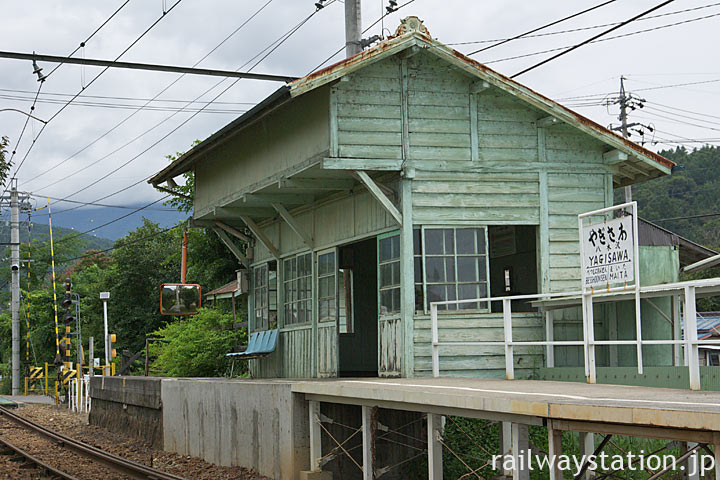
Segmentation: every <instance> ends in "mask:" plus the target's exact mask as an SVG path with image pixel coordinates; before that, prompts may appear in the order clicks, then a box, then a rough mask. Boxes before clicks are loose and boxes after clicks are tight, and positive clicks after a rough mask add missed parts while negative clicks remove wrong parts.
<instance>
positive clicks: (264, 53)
mask: <svg viewBox="0 0 720 480" xmlns="http://www.w3.org/2000/svg"><path fill="white" fill-rule="evenodd" d="M335 1H337V0H331V1H330V2H329V3H328V4H327V5H330V4H332V3H334V2H335ZM327 5H326V6H327ZM318 11H319V10H315V11H314V12H312V13H311V14H310V15H308V16H307V17H305V18H304V19H303V20H301V21H300V22H299V23H298V24H297V25H295V26H294V27H292V28H291V29H290V30H289V31H288V32H286V33H285V34H283V35H281V36H280V37H279V38H278V39H277V40H275V41H274V42H272V43H271V44H270V45H269V46H268V47H266V48H265V49H263V50H261V52H260V53H258V54H257V55H255V56H254V57H253V58H252V59H250V60H249V61H248V62H246V63H245V64H244V65H243V66H241V67H240V68H244V67H245V66H246V65H248V64H249V63H250V62H252V61H253V60H255V59H257V58H258V57H261V58H259V60H257V62H255V63H254V64H253V65H252V66H251V67H250V69H249V70H248V71H251V70H253V69H254V68H255V67H256V66H257V65H259V64H260V63H262V62H263V61H264V60H265V59H266V58H267V57H268V56H270V55H271V54H272V53H273V52H274V51H275V50H277V49H278V48H279V47H280V46H281V45H282V44H283V43H285V42H286V41H287V40H289V39H290V38H291V37H292V35H294V34H295V32H297V31H298V30H299V29H300V28H302V26H303V25H305V24H306V23H307V22H308V21H309V20H310V19H311V18H312V17H313V16H315V15H316V14H317V12H318ZM240 80H242V79H240V78H237V79H234V80H233V81H232V82H231V83H230V85H229V86H227V87H226V88H225V89H224V90H222V91H221V92H220V93H218V94H217V95H216V96H215V97H214V98H213V99H212V100H210V101H208V102H207V103H206V105H205V106H208V105H211V104H212V103H213V102H214V101H215V100H217V99H218V98H219V97H220V96H222V95H223V94H224V93H225V92H227V91H228V90H229V89H230V88H232V87H233V86H234V85H236V84H237V82H238V81H240ZM223 81H224V80H223ZM220 83H222V82H219V83H218V84H216V85H214V86H213V87H211V88H210V89H209V90H207V91H206V92H204V93H203V94H201V95H200V96H203V95H205V93H207V92H209V91H211V90H213V89H214V88H215V87H216V86H218V85H219V84H220ZM198 98H200V97H198ZM199 113H200V112H196V113H194V114H193V115H192V116H190V117H188V118H187V119H185V120H184V121H183V122H182V123H181V124H179V125H178V126H176V127H175V128H173V129H172V130H171V131H170V132H168V133H166V134H165V135H164V136H163V137H161V138H160V139H158V140H156V141H155V142H154V143H153V144H152V145H150V146H149V147H147V148H146V149H144V150H143V151H142V152H140V153H139V154H137V155H135V156H134V157H132V158H131V159H129V160H128V161H126V162H125V163H123V164H121V165H120V166H118V167H117V168H115V169H114V170H112V171H111V172H109V173H106V174H105V175H103V176H102V177H101V178H99V179H97V180H95V181H94V182H92V183H91V184H89V185H86V186H85V187H83V188H81V189H79V190H77V191H75V192H73V193H72V194H70V195H67V196H66V197H65V198H63V199H61V200H56V202H55V203H57V202H60V201H63V200H66V199H67V198H70V197H72V196H74V195H76V194H78V193H80V192H82V191H84V190H87V189H88V188H90V187H92V186H93V185H96V184H97V183H99V182H100V181H102V180H104V179H105V178H107V177H109V176H110V175H112V174H114V173H116V172H117V171H118V170H120V169H121V168H123V167H125V166H126V165H128V164H130V163H131V162H133V161H134V160H136V159H138V158H140V157H141V156H142V155H144V154H145V153H147V152H148V151H149V150H151V149H152V148H153V147H155V146H156V145H158V144H159V143H160V142H162V141H163V140H165V139H166V138H168V137H169V136H170V135H172V134H173V133H174V132H176V131H177V130H179V129H180V128H181V127H183V126H184V125H185V124H187V123H188V122H189V121H190V120H192V119H193V118H195V117H196V116H197V115H198V114H199ZM152 128H155V127H152ZM151 176H152V175H149V176H147V177H144V178H142V179H140V180H138V181H137V182H134V183H132V184H130V185H128V186H126V187H124V188H121V189H120V190H117V191H115V192H112V193H110V194H108V195H105V196H103V197H101V198H99V199H96V200H95V202H100V201H103V200H105V199H107V198H110V197H112V196H114V195H117V194H119V193H122V192H124V191H127V190H129V189H130V188H133V187H135V186H137V185H139V184H141V183H143V182H145V181H147V180H148V179H149V178H150V177H151ZM78 208H81V206H76V207H71V208H68V209H65V210H61V211H60V212H57V213H62V212H68V211H72V210H76V209H78Z"/></svg>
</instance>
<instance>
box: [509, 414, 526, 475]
mask: <svg viewBox="0 0 720 480" xmlns="http://www.w3.org/2000/svg"><path fill="white" fill-rule="evenodd" d="M529 448H530V442H529V439H528V426H527V425H525V424H522V423H513V424H512V454H513V460H514V461H513V464H514V466H515V469H514V470H513V472H512V473H513V480H530V465H528V460H529V458H528V456H527V454H528V449H529Z"/></svg>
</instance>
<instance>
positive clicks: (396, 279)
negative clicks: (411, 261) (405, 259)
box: [390, 262, 400, 285]
mask: <svg viewBox="0 0 720 480" xmlns="http://www.w3.org/2000/svg"><path fill="white" fill-rule="evenodd" d="M390 265H391V266H392V283H393V285H400V262H393V263H391V264H390Z"/></svg>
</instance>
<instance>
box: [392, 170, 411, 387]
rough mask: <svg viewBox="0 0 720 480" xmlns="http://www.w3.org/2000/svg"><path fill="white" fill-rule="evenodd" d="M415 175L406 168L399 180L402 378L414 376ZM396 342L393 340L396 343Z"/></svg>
mask: <svg viewBox="0 0 720 480" xmlns="http://www.w3.org/2000/svg"><path fill="white" fill-rule="evenodd" d="M414 176H415V172H414V171H413V170H412V169H407V170H406V171H404V172H403V178H401V179H400V202H401V208H402V216H403V218H405V219H407V221H406V222H404V223H403V225H402V231H401V234H400V268H401V269H402V270H401V274H400V285H401V286H400V295H401V298H402V301H401V303H400V315H401V316H402V320H401V321H402V332H403V334H404V335H403V339H402V345H403V359H402V361H401V362H400V368H401V369H402V370H401V371H402V372H403V377H405V378H411V377H414V376H415V349H414V346H415V340H414V333H415V328H414V315H415V257H414V251H413V223H412V177H414ZM398 340H399V339H396V341H398Z"/></svg>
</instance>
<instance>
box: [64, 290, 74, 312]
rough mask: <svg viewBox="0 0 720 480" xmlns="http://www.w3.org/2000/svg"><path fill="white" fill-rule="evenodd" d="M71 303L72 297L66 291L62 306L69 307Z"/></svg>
mask: <svg viewBox="0 0 720 480" xmlns="http://www.w3.org/2000/svg"><path fill="white" fill-rule="evenodd" d="M72 304H73V300H72V297H71V296H70V294H69V293H66V294H65V297H64V298H63V301H62V306H63V307H65V308H70V307H71V306H72Z"/></svg>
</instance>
